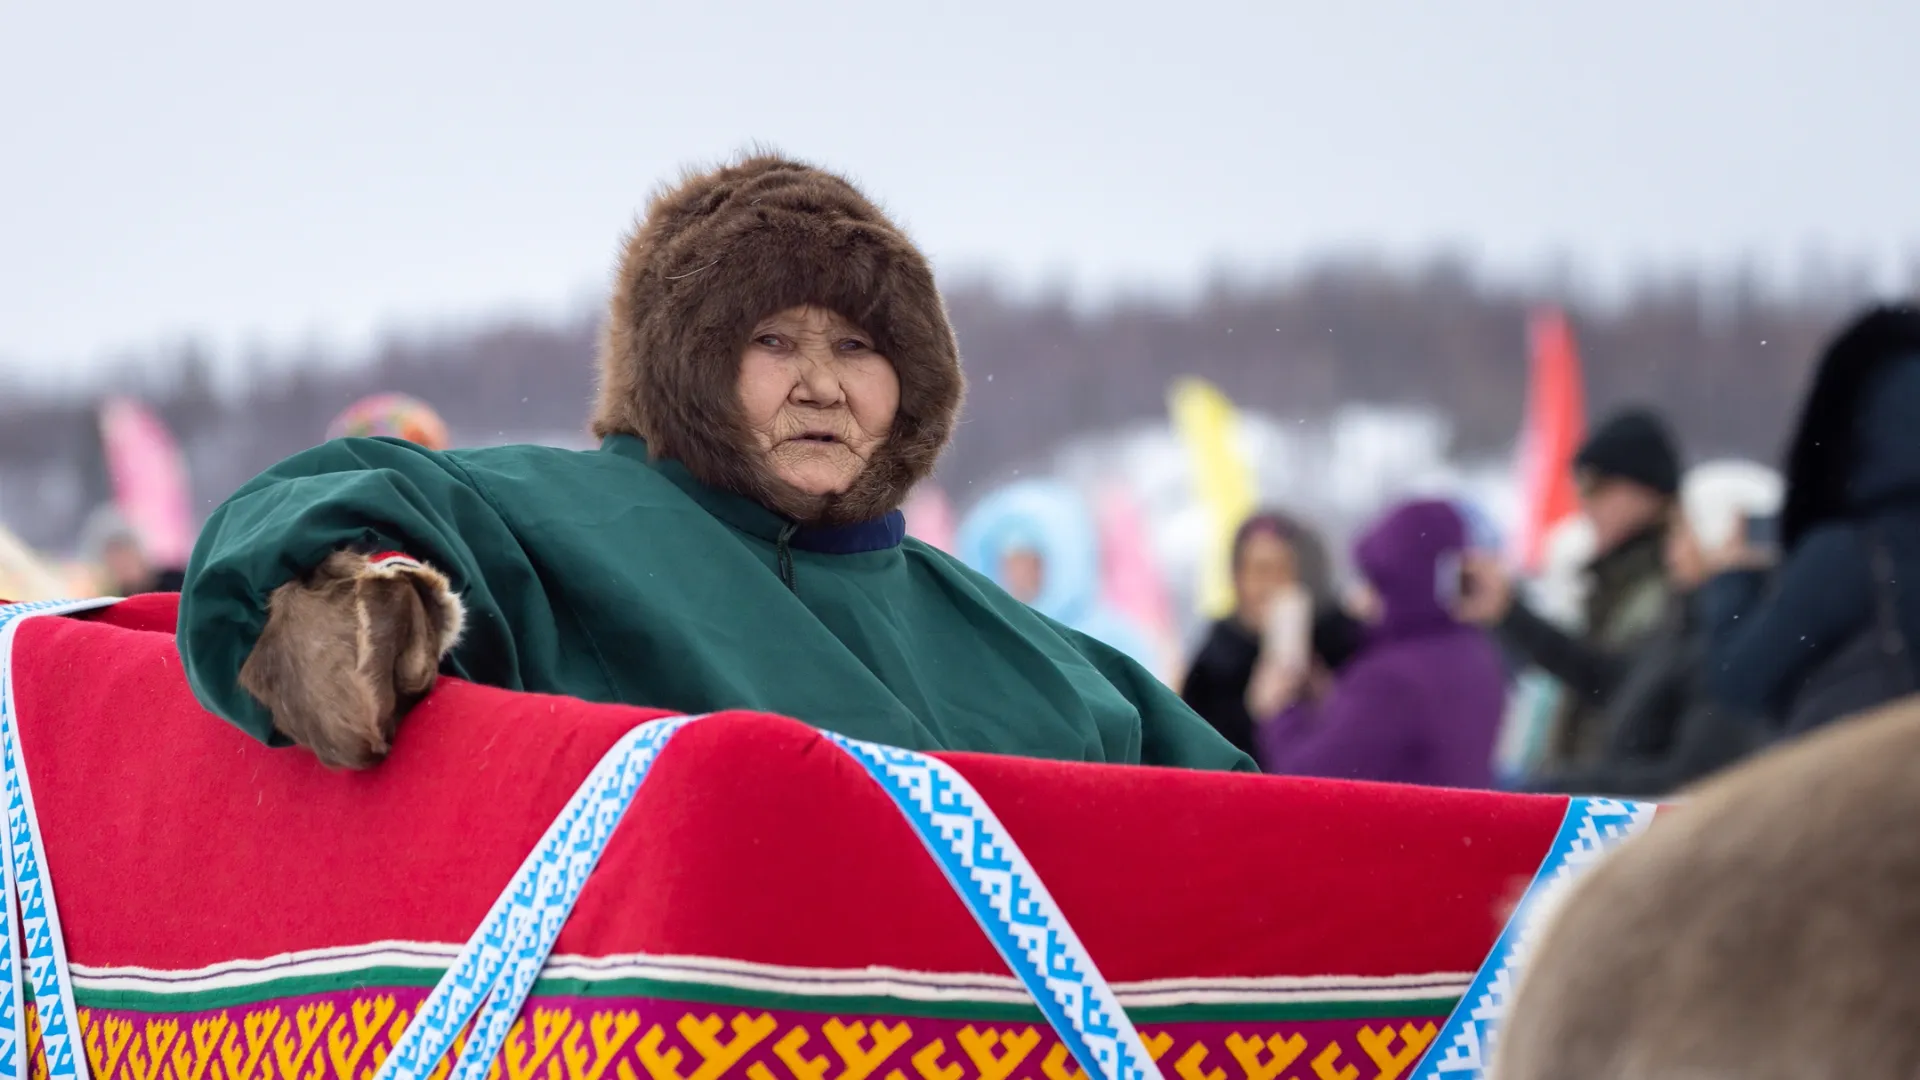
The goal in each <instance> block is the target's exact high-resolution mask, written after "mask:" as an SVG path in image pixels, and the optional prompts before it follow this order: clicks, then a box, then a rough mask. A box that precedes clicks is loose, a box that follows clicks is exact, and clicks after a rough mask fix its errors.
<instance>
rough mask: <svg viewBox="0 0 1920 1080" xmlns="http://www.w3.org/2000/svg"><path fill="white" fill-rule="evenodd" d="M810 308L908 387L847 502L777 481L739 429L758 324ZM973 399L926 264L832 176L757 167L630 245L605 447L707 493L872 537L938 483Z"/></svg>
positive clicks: (602, 431) (656, 203) (703, 182)
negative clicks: (885, 518)
mask: <svg viewBox="0 0 1920 1080" xmlns="http://www.w3.org/2000/svg"><path fill="white" fill-rule="evenodd" d="M802 304H815V305H818V306H820V307H824V308H828V309H831V310H833V311H836V312H838V313H839V314H840V315H842V316H843V317H845V318H847V319H849V320H851V321H852V322H853V323H854V324H855V325H857V326H859V327H860V328H861V329H863V330H865V331H866V332H867V333H869V334H872V335H873V337H874V346H875V348H876V349H878V351H879V352H880V353H881V355H883V356H885V357H887V359H888V360H890V361H891V362H892V364H893V368H894V371H895V372H896V373H897V374H898V376H899V379H900V407H899V411H898V412H897V413H896V414H895V417H894V422H893V431H892V434H891V436H890V437H889V438H888V440H887V442H886V444H885V445H884V446H883V447H882V448H881V449H880V450H879V451H878V452H876V453H875V454H874V456H873V458H872V459H871V460H870V461H869V462H868V464H867V467H866V470H865V471H864V472H862V473H861V474H860V477H859V478H858V479H857V480H856V481H855V482H854V486H853V488H852V489H851V490H849V491H848V492H846V493H845V494H843V495H839V496H833V497H829V498H826V499H818V498H811V497H808V496H805V495H802V494H801V493H799V492H795V491H793V490H791V489H790V488H788V487H787V486H786V485H784V484H781V483H780V482H779V481H777V480H775V479H774V478H773V476H772V475H771V473H770V472H769V470H768V468H767V467H766V465H765V464H764V459H763V456H762V454H761V453H760V451H759V449H758V448H757V447H756V446H755V444H754V442H753V439H752V435H751V433H750V432H749V431H748V430H747V426H746V423H745V421H744V420H743V418H742V417H741V413H740V405H739V390H738V384H739V372H740V355H741V352H742V350H743V349H744V348H745V347H746V344H747V340H748V336H749V335H750V334H751V333H752V330H753V327H754V326H755V324H757V323H758V322H759V321H760V320H761V319H764V318H766V317H767V316H769V315H772V314H774V313H776V312H779V311H784V310H786V309H787V308H790V307H795V306H798V305H802ZM964 392H965V380H964V378H963V377H962V375H961V372H960V353H959V347H958V345H957V344H956V343H955V341H954V336H953V330H952V328H951V327H950V326H949V325H948V323H947V314H946V307H945V305H944V304H943V303H942V301H941V299H940V293H939V291H938V289H936V288H935V287H934V281H933V271H932V268H931V267H929V266H928V264H927V260H926V258H925V257H924V256H922V255H921V254H920V252H919V250H918V249H916V248H915V247H914V246H913V244H912V242H911V241H909V240H908V239H907V237H906V235H905V234H904V233H902V232H901V231H900V230H899V229H898V228H897V227H895V226H894V224H893V223H892V222H891V221H889V220H888V219H887V218H886V216H885V215H884V214H882V213H881V212H880V210H879V208H878V207H876V206H874V205H873V203H871V202H869V201H868V200H867V199H866V197H865V196H863V195H861V194H860V192H859V191H858V190H856V189H855V188H854V187H853V185H852V184H850V183H848V182H847V181H846V180H844V179H842V178H840V177H838V176H835V175H833V174H831V173H828V172H824V171H822V170H819V169H815V168H813V167H811V166H808V165H803V164H800V163H798V162H794V161H790V160H787V159H785V158H781V157H777V156H772V155H755V156H751V157H747V158H745V159H743V160H741V161H740V162H739V163H737V164H734V165H729V166H726V167H724V168H720V169H716V170H714V171H712V172H706V173H698V174H693V175H689V176H688V177H686V178H685V179H684V180H682V181H681V183H680V184H679V185H677V186H675V187H672V188H669V189H666V190H663V191H662V192H660V193H659V194H658V195H656V196H655V197H654V199H653V201H652V203H651V204H650V205H649V206H648V208H647V216H646V220H645V221H643V222H642V223H641V224H640V227H639V228H638V229H637V230H636V231H635V232H634V234H633V235H632V237H631V238H630V239H629V240H628V241H627V246H626V253H625V255H624V257H623V258H622V260H621V264H620V273H619V279H618V281H617V283H616V284H615V287H614V293H613V300H612V303H611V305H610V310H609V312H608V318H607V324H606V328H605V330H604V332H603V335H602V338H601V345H600V391H599V401H598V403H597V405H596V406H595V409H594V417H593V431H594V434H595V435H596V436H599V437H602V438H604V437H606V436H608V435H614V434H627V435H637V436H639V437H641V438H643V439H645V440H646V441H647V446H648V449H649V452H650V453H651V454H652V455H653V456H654V457H656V458H671V459H674V460H677V461H679V462H680V463H681V464H683V465H685V466H686V467H687V470H688V471H689V472H691V473H692V474H693V475H694V476H695V477H696V478H698V479H699V480H700V481H702V482H703V483H706V484H710V485H713V486H715V487H720V488H725V489H727V490H730V491H735V492H738V493H740V494H742V495H746V496H748V497H750V498H753V499H755V500H756V501H758V502H760V503H761V504H763V505H765V506H768V507H771V508H773V509H775V510H777V511H780V512H781V513H783V514H785V515H786V516H787V517H789V518H793V519H795V520H798V521H801V522H803V523H805V524H848V523H852V522H857V521H868V520H872V519H874V518H877V517H880V516H881V515H883V514H885V513H886V512H887V511H890V510H893V509H896V508H897V507H899V505H900V504H901V503H902V502H903V501H905V499H906V497H907V492H908V491H909V490H910V489H911V488H912V487H913V485H914V484H915V483H917V482H919V481H920V480H921V479H923V478H925V477H926V476H927V474H928V473H930V472H932V471H933V466H934V462H935V461H936V460H937V459H938V458H939V456H940V452H941V450H943V449H944V448H945V446H946V443H947V439H948V438H949V437H950V436H951V435H952V433H953V424H954V420H955V417H956V415H957V414H958V412H959V409H960V400H961V397H962V395H963V394H964Z"/></svg>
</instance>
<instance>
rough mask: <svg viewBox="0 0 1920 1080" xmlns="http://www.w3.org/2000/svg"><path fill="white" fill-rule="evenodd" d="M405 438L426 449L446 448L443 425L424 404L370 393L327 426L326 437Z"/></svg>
mask: <svg viewBox="0 0 1920 1080" xmlns="http://www.w3.org/2000/svg"><path fill="white" fill-rule="evenodd" d="M380 436H384V437H386V438H390V439H405V440H407V441H408V442H411V443H418V444H420V445H421V446H424V447H426V448H427V449H429V450H445V449H446V448H447V446H448V439H447V424H446V421H444V420H442V419H440V414H439V413H437V412H434V411H433V409H432V408H431V407H429V406H428V405H427V404H426V403H425V402H423V401H420V400H419V399H417V398H411V397H408V396H407V395H405V394H370V395H368V396H366V397H363V398H361V399H360V400H359V401H356V402H354V403H353V404H351V405H349V406H347V407H346V408H345V409H344V410H342V411H341V413H340V415H339V416H336V417H334V418H333V423H331V424H328V425H327V438H329V439H345V438H363V439H365V438H375V437H380Z"/></svg>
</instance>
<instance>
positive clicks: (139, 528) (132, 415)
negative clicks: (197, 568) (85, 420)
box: [100, 398, 193, 568]
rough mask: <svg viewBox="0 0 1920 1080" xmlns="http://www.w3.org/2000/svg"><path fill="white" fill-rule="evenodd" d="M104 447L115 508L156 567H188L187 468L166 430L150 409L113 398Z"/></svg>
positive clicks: (103, 422)
mask: <svg viewBox="0 0 1920 1080" xmlns="http://www.w3.org/2000/svg"><path fill="white" fill-rule="evenodd" d="M100 441H101V443H102V444H103V445H104V446H105V448H106V457H107V473H108V475H109V476H110V477H111V478H112V481H113V498H114V504H115V505H116V506H117V507H119V510H120V513H121V515H122V516H124V517H125V518H126V519H127V523H128V524H129V525H131V526H132V527H133V529H134V531H135V532H137V533H138V534H139V536H140V542H141V544H142V546H144V547H145V548H146V553H147V558H148V559H150V560H152V561H153V563H154V564H155V565H157V566H163V567H173V568H179V567H183V566H185V565H187V556H188V555H189V554H190V553H191V552H192V551H193V509H192V496H191V495H190V494H189V492H188V487H187V463H186V459H185V458H184V457H183V456H182V455H181V453H180V447H179V445H178V444H176V443H175V442H174V441H173V435H172V434H171V433H170V432H168V431H167V426H166V425H165V424H163V423H161V422H160V418H159V417H158V416H155V415H154V414H153V411H152V410H150V409H148V408H147V407H146V406H144V405H141V404H140V403H138V402H135V401H129V400H127V399H125V398H114V399H111V400H109V401H107V402H106V403H105V404H104V405H102V406H101V408H100Z"/></svg>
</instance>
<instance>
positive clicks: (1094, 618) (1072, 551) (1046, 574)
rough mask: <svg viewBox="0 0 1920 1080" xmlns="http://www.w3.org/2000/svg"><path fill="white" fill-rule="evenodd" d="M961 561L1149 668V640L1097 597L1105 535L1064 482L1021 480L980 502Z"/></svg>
mask: <svg viewBox="0 0 1920 1080" xmlns="http://www.w3.org/2000/svg"><path fill="white" fill-rule="evenodd" d="M954 543H955V547H956V548H958V554H959V556H960V560H961V561H962V562H964V563H966V564H967V565H968V566H971V567H973V568H974V569H975V570H978V571H980V572H981V573H983V574H985V575H987V576H988V577H990V578H992V579H993V581H994V584H996V585H999V586H1000V587H1001V588H1003V589H1005V590H1007V591H1008V592H1009V593H1012V594H1013V597H1014V599H1016V600H1019V601H1021V602H1022V603H1025V604H1026V605H1027V606H1028V607H1031V608H1033V609H1034V610H1035V611H1038V612H1039V613H1040V614H1042V615H1045V616H1046V617H1047V618H1049V619H1052V620H1053V621H1055V622H1057V623H1062V624H1064V625H1066V626H1069V627H1072V628H1073V629H1075V630H1078V631H1080V632H1081V633H1083V634H1085V635H1087V636H1088V637H1091V638H1093V639H1095V640H1096V641H1099V642H1102V643H1104V644H1106V645H1109V646H1112V647H1113V648H1115V649H1118V650H1120V651H1121V652H1123V653H1125V654H1127V656H1129V657H1131V658H1132V659H1134V660H1135V661H1137V662H1139V663H1140V664H1142V665H1143V666H1145V667H1147V668H1148V669H1149V670H1152V669H1154V668H1156V667H1157V666H1158V662H1157V660H1156V658H1155V657H1154V655H1153V648H1152V646H1151V645H1150V644H1149V643H1148V639H1147V635H1146V634H1145V633H1144V632H1143V631H1141V630H1140V629H1139V628H1137V627H1135V626H1134V625H1133V623H1132V622H1130V621H1129V620H1128V619H1127V618H1126V617H1125V616H1123V615H1121V614H1120V613H1119V612H1116V611H1114V610H1112V609H1111V608H1109V607H1108V606H1107V605H1106V604H1105V603H1103V602H1102V601H1101V598H1100V534H1099V531H1098V529H1097V528H1096V527H1095V525H1094V521H1093V515H1092V513H1091V512H1090V511H1089V510H1088V509H1087V504H1086V500H1084V499H1082V498H1081V497H1080V495H1079V493H1078V492H1076V491H1075V490H1074V489H1073V488H1071V487H1068V486H1067V485H1065V484H1062V483H1057V482H1055V481H1051V480H1022V481H1019V482H1017V483H1013V484H1009V485H1007V486H1006V487H1004V488H1001V489H1000V490H998V491H996V492H994V493H993V494H991V495H988V496H987V497H986V498H985V499H982V500H981V501H980V503H979V505H977V506H975V507H974V508H973V512H972V513H971V514H968V515H967V520H966V521H965V522H964V523H963V524H962V525H961V526H960V533H959V535H958V536H957V537H956V538H955V541H954Z"/></svg>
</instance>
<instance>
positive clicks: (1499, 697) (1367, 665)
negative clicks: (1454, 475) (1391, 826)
mask: <svg viewBox="0 0 1920 1080" xmlns="http://www.w3.org/2000/svg"><path fill="white" fill-rule="evenodd" d="M1467 546H1468V533H1467V522H1466V521H1465V520H1464V518H1463V516H1462V514H1461V512H1460V510H1459V508H1457V507H1455V506H1453V505H1452V504H1450V503H1447V502H1442V501H1438V500H1421V501H1416V502H1409V503H1404V504H1402V505H1400V506H1399V507H1397V508H1395V509H1394V510H1393V511H1391V512H1390V513H1388V514H1387V515H1386V516H1385V517H1384V518H1382V519H1381V520H1380V521H1379V522H1378V523H1376V524H1375V525H1374V526H1373V527H1372V528H1371V529H1369V530H1368V531H1367V533H1366V535H1365V536H1363V537H1362V538H1361V540H1360V542H1359V544H1358V545H1356V546H1355V549H1354V562H1355V564H1356V565H1357V566H1358V567H1359V569H1360V572H1361V574H1362V575H1364V576H1365V578H1366V580H1367V584H1368V586H1369V587H1370V588H1371V589H1372V590H1373V593H1374V596H1375V598H1376V600H1377V601H1378V603H1377V605H1376V608H1377V616H1376V618H1375V621H1374V623H1373V625H1372V626H1371V627H1370V628H1369V630H1368V634H1367V641H1366V644H1365V645H1363V646H1362V647H1361V649H1360V652H1359V653H1358V654H1357V655H1356V656H1355V657H1354V658H1353V659H1352V660H1351V661H1349V662H1348V663H1347V665H1346V667H1345V668H1343V669H1342V670H1341V671H1340V673H1339V674H1338V675H1337V676H1336V677H1335V679H1334V682H1333V686H1332V688H1331V690H1330V691H1328V692H1327V693H1326V694H1325V695H1323V696H1321V697H1319V698H1318V699H1316V700H1308V699H1306V698H1305V697H1304V696H1302V697H1299V698H1297V699H1296V701H1295V703H1294V704H1293V705H1291V706H1289V707H1288V708H1287V709H1286V711H1284V712H1282V713H1281V714H1280V715H1279V716H1278V717H1274V718H1272V719H1271V720H1268V721H1267V722H1266V723H1263V724H1261V725H1260V726H1259V730H1258V731H1257V732H1256V733H1255V739H1256V740H1257V741H1258V743H1259V747H1260V755H1259V756H1260V764H1261V766H1262V768H1264V769H1265V770H1266V771H1267V772H1270V773H1286V774H1292V775H1303V776H1328V777H1339V778H1345V779H1355V780H1385V781H1392V782H1395V783H1403V784H1431V785H1439V786H1445V787H1471V788H1485V787H1490V786H1492V783H1493V744H1494V740H1495V738H1496V737H1497V736H1498V734H1499V728H1500V719H1501V715H1502V713H1503V711H1504V709H1505V705H1506V671H1505V667H1504V665H1503V663H1502V661H1501V657H1500V652H1499V650H1498V648H1496V647H1495V645H1494V643H1493V639H1492V638H1490V637H1489V636H1488V635H1487V634H1486V633H1485V632H1484V631H1481V630H1479V629H1477V628H1475V627H1472V626H1468V625H1466V624H1465V623H1463V622H1461V621H1460V620H1459V619H1458V618H1457V617H1456V616H1455V614H1454V606H1455V604H1456V602H1457V601H1458V598H1459V588H1460V584H1461V580H1462V576H1461V555H1462V554H1463V553H1464V552H1465V550H1466V549H1467ZM1299 689H1301V690H1304V686H1302V687H1300V688H1299Z"/></svg>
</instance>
